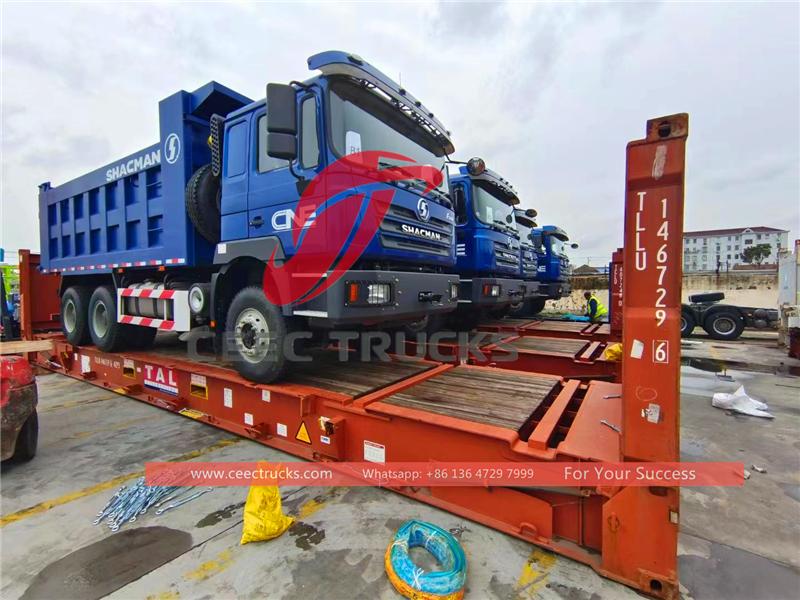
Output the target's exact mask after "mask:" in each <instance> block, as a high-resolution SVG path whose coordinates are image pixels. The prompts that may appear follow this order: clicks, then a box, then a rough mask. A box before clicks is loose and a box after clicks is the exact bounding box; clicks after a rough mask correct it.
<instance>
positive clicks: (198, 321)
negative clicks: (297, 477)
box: [39, 51, 514, 382]
mask: <svg viewBox="0 0 800 600" xmlns="http://www.w3.org/2000/svg"><path fill="white" fill-rule="evenodd" d="M308 66H309V69H310V70H312V71H315V70H319V71H320V72H321V74H318V75H316V76H314V77H312V78H311V79H309V80H307V81H304V82H292V83H291V84H288V85H287V84H273V83H270V84H268V85H267V94H266V96H267V97H266V101H265V100H260V101H253V100H251V99H250V98H247V97H245V96H243V95H241V94H239V93H237V92H235V91H233V90H231V89H228V88H226V87H224V86H222V85H220V84H218V83H216V82H211V83H208V84H206V85H205V86H203V87H201V88H199V89H197V90H195V91H194V92H186V91H180V92H177V93H175V94H173V95H172V96H169V97H168V98H165V99H164V100H162V101H161V102H160V103H159V121H160V140H159V142H158V143H157V144H154V145H152V146H150V147H148V148H145V149H143V150H140V151H139V152H135V153H133V154H131V155H130V156H126V157H124V158H122V159H120V160H117V161H114V162H113V163H111V164H109V165H106V166H104V167H101V168H99V169H97V170H94V171H92V172H90V173H87V174H85V175H83V176H81V177H79V178H77V179H75V180H72V181H69V182H67V183H64V184H62V185H59V186H57V187H53V186H51V185H50V183H44V184H42V185H41V186H40V188H39V205H40V206H39V208H40V228H41V229H40V238H41V253H42V258H41V267H42V268H43V269H44V270H45V271H50V272H59V273H60V274H61V276H62V280H61V281H62V284H61V290H60V294H61V322H62V325H63V330H64V333H65V335H66V337H67V339H68V340H69V341H70V342H71V343H73V344H76V345H80V344H87V343H89V342H93V343H94V344H95V345H96V346H97V347H99V348H100V349H101V350H104V351H117V350H122V349H126V348H128V349H132V348H137V349H140V348H145V347H147V346H149V345H150V344H152V342H153V340H154V337H155V335H156V332H157V331H158V330H162V331H163V330H167V331H178V332H185V331H189V330H191V329H193V328H196V327H199V326H203V327H208V328H209V329H210V330H211V331H212V332H213V334H214V341H215V346H216V348H217V350H222V351H224V352H225V354H226V358H227V359H228V360H230V361H231V362H233V363H234V364H235V366H236V368H237V370H238V371H239V372H240V373H241V374H242V375H243V376H244V377H246V378H248V379H251V380H253V381H258V382H270V381H275V380H277V379H279V378H280V377H281V376H282V375H284V374H285V373H286V370H287V369H288V368H289V365H290V362H291V361H290V360H289V359H288V358H287V355H289V352H287V349H286V347H285V346H286V344H287V343H289V344H294V343H295V341H294V340H296V339H297V338H299V337H312V336H310V335H309V336H306V333H307V332H314V335H313V337H314V338H317V337H322V338H324V337H325V335H324V333H320V332H324V331H325V330H331V329H334V328H354V327H355V326H356V325H358V326H359V327H362V326H378V325H380V326H385V325H387V324H391V323H398V324H402V323H404V322H409V321H415V320H419V319H421V318H423V317H425V316H426V315H428V314H434V315H435V314H440V313H446V312H448V311H452V310H454V309H455V308H456V307H457V303H458V293H459V286H458V283H459V280H458V276H457V275H456V274H455V272H456V271H455V263H456V256H455V237H454V229H455V219H454V212H453V210H452V208H451V203H450V199H449V197H448V178H447V176H446V164H445V160H446V156H447V155H448V154H449V153H451V152H453V150H454V148H453V143H452V141H451V139H450V134H449V132H448V131H447V130H446V129H445V128H444V126H443V125H442V124H441V123H440V122H439V120H438V119H437V118H436V117H435V116H434V114H433V113H432V112H431V111H430V110H428V109H427V108H425V107H424V106H423V105H422V103H421V102H419V101H418V100H417V99H416V98H414V97H413V96H412V95H411V94H410V93H408V92H407V91H406V90H405V89H403V88H401V87H400V86H399V85H398V84H397V83H395V82H394V81H392V80H391V79H390V78H388V77H386V76H385V75H384V74H383V73H381V72H380V71H378V70H377V69H376V68H374V67H373V66H371V65H369V64H368V63H366V62H365V61H364V60H363V59H362V58H360V57H358V56H356V55H354V54H348V53H345V52H338V51H329V52H323V53H320V54H317V55H314V56H312V57H311V58H309V59H308ZM373 151H374V152H373ZM371 152H372V153H373V154H375V153H376V152H377V153H378V154H380V155H381V156H383V158H380V160H378V161H377V163H376V168H375V169H372V170H370V169H367V168H365V169H363V171H364V172H365V173H367V174H368V175H367V179H370V176H369V173H372V178H371V180H369V181H366V183H365V182H364V180H363V178H361V179H359V178H358V177H356V176H355V175H352V173H350V172H346V171H345V172H344V174H343V173H342V172H341V171H340V172H337V173H335V174H334V175H332V176H331V177H328V178H327V179H326V180H325V181H324V182H323V183H322V184H317V182H318V181H319V179H320V177H318V175H319V174H320V173H322V172H323V171H324V170H325V169H326V167H331V166H332V165H334V164H335V165H339V164H340V163H342V159H343V157H346V156H350V155H352V156H353V157H361V156H367V155H368V154H369V153H371ZM359 160H362V159H359ZM363 160H365V159H363ZM354 161H355V159H354ZM344 162H349V161H347V160H345V161H344ZM355 162H358V161H355ZM408 162H410V163H412V164H416V165H426V166H427V167H426V168H428V169H429V170H431V171H432V172H434V173H437V172H438V173H444V176H443V177H440V178H439V181H440V183H438V185H435V186H433V185H426V184H423V183H421V182H420V176H418V175H417V174H416V173H415V172H412V171H411V169H410V168H407V166H406V165H407V163H408ZM398 165H400V166H398ZM382 170H387V171H390V172H391V173H392V174H393V176H392V177H389V176H386V177H383V176H382ZM398 173H399V174H398ZM336 177H338V179H337V178H336ZM422 179H423V180H425V178H424V177H423V178H422ZM425 181H427V180H425ZM343 182H344V183H343ZM315 185H316V188H317V189H316V190H315V193H317V194H318V195H319V194H323V195H324V194H325V193H326V191H327V192H329V193H330V194H338V196H336V197H335V198H333V197H332V196H329V197H328V200H329V202H328V203H327V204H325V205H322V204H321V205H319V207H318V209H314V210H309V206H313V204H312V205H309V204H307V203H306V204H302V203H303V202H304V200H303V198H305V195H304V192H305V191H307V189H308V188H309V187H312V186H315ZM354 186H355V187H356V188H357V189H356V190H355V191H354V190H353V189H352V188H353V187H354ZM319 188H322V189H321V190H320V189H319ZM347 188H351V189H349V190H348V189H347ZM356 191H358V192H359V193H361V194H363V196H362V197H364V198H366V200H365V201H363V202H364V203H363V204H362V205H360V206H361V207H360V208H359V207H358V206H356V207H355V209H354V210H355V212H353V210H351V211H350V212H349V213H348V212H347V211H344V212H342V210H338V211H337V210H336V209H337V207H338V206H340V205H341V204H343V203H344V204H347V202H350V201H351V200H352V199H353V198H356V199H358V198H359V196H358V195H356V194H355V192H356ZM503 193H505V192H503ZM378 194H382V196H381V197H382V198H383V199H384V201H385V202H386V198H390V199H391V200H390V204H388V209H386V212H385V215H382V217H383V218H382V219H375V218H373V219H372V222H366V221H367V218H368V217H367V215H368V214H369V210H371V208H369V207H370V206H371V205H372V204H375V203H372V202H371V199H372V198H375V197H376V195H378ZM387 194H388V196H387ZM342 198H345V200H346V201H347V202H345V200H342ZM336 201H338V202H339V204H335V202H336ZM485 202H487V203H489V202H490V201H488V200H487V201H485ZM491 202H492V203H493V202H495V201H494V200H492V201H491ZM301 204H302V205H303V206H305V208H306V209H307V210H306V213H307V214H298V212H299V209H298V206H300V205H301ZM331 205H333V207H332V208H331ZM487 205H488V204H487ZM348 206H349V205H348ZM503 206H505V205H503ZM351 208H352V207H351ZM348 214H351V215H353V216H354V217H355V222H354V221H353V220H352V219H351V220H349V221H348V220H346V219H344V217H342V215H345V216H346V215H348ZM502 218H505V216H502ZM359 219H363V222H362V220H359ZM489 222H490V224H491V223H492V221H491V220H490V221H489ZM370 227H374V228H375V229H374V230H370ZM487 227H488V226H487ZM491 227H493V228H495V227H497V226H496V225H491ZM504 228H505V225H504ZM363 231H367V232H368V234H369V235H366V237H365V236H364V235H362V233H363ZM354 232H355V233H354ZM492 233H498V234H499V231H495V230H494V229H493V230H492ZM359 235H360V236H361V237H360V238H359ZM348 236H350V237H348ZM509 237H510V236H509V235H507V234H505V233H503V234H502V235H501V236H500V239H499V240H498V243H499V244H501V245H504V246H508V245H509ZM344 242H352V244H350V245H351V246H357V248H356V249H357V250H358V251H359V252H360V253H359V252H357V253H356V255H353V253H352V252H350V254H349V255H348V256H349V258H348V262H347V263H346V264H345V267H346V268H345V267H342V266H341V265H342V262H343V261H344V256H345V253H346V252H349V250H344V249H343V248H342V247H341V246H345V247H346V246H347V244H346V243H344ZM359 244H360V246H359ZM350 250H352V248H350ZM510 250H511V253H512V254H513V252H514V250H513V249H510ZM301 255H302V256H301ZM354 256H355V258H353V257H354ZM300 258H302V259H303V260H302V261H301V260H300ZM337 260H338V261H339V262H336V261H337ZM509 260H510V263H511V262H513V260H511V259H509ZM334 263H335V266H331V265H333V264H334ZM293 264H294V265H297V264H302V265H306V267H307V266H308V265H312V266H314V265H316V266H315V267H314V268H317V267H319V269H320V270H321V271H322V272H321V273H315V272H305V271H303V269H300V270H298V269H297V268H295V269H294V270H291V269H290V267H291V266H292V265H293ZM336 269H339V272H338V276H337V277H336V278H335V279H334V278H332V277H331V278H328V279H327V280H326V276H327V275H328V274H329V273H330V272H333V271H335V270H336ZM311 271H313V269H311ZM303 278H306V279H311V280H312V281H311V283H310V284H308V282H307V281H304V280H303ZM307 284H308V285H307ZM493 285H494V283H493ZM497 285H501V284H500V283H497ZM314 286H317V287H316V288H315V287H314ZM288 288H292V289H294V288H298V289H300V290H301V291H302V292H303V293H302V294H299V295H298V297H294V294H293V293H292V294H289V295H288V299H287V298H286V297H285V295H283V296H282V294H283V293H284V292H286V290H287V289H288ZM319 290H323V291H322V292H319ZM504 291H505V290H504ZM489 295H490V296H493V297H494V296H498V294H497V293H494V294H489ZM276 296H279V297H281V298H282V299H285V300H286V302H278V301H275V298H276ZM270 299H272V301H271V300H270ZM295 332H301V333H302V334H303V335H302V336H297V335H292V334H293V333H295ZM290 349H294V347H293V346H292V347H291V348H290Z"/></svg>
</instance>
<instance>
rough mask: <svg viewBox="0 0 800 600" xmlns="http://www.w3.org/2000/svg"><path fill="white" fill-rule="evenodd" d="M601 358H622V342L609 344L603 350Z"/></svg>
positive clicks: (616, 359) (618, 359)
mask: <svg viewBox="0 0 800 600" xmlns="http://www.w3.org/2000/svg"><path fill="white" fill-rule="evenodd" d="M603 358H605V359H606V360H613V361H620V360H622V344H620V343H619V342H617V343H616V344H609V345H608V346H606V349H605V352H603Z"/></svg>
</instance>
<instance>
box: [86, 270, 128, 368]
mask: <svg viewBox="0 0 800 600" xmlns="http://www.w3.org/2000/svg"><path fill="white" fill-rule="evenodd" d="M131 329H132V327H131V326H129V325H124V324H122V323H118V322H117V301H116V298H115V297H114V290H113V288H111V287H110V286H107V285H103V286H100V287H99V288H97V289H96V290H95V291H94V293H93V294H92V298H91V300H89V333H90V334H91V336H92V341H93V342H94V345H95V346H97V347H98V348H99V349H100V350H102V351H103V352H115V351H117V350H121V349H122V346H123V344H124V343H125V342H126V341H128V339H129V338H130V335H131Z"/></svg>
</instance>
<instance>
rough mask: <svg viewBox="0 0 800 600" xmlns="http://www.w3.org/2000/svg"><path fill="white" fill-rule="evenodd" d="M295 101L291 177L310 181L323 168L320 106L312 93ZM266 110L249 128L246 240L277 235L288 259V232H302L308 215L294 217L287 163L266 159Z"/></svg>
mask: <svg viewBox="0 0 800 600" xmlns="http://www.w3.org/2000/svg"><path fill="white" fill-rule="evenodd" d="M297 101H298V119H299V121H300V123H299V128H298V131H299V132H300V140H299V142H300V143H299V145H298V146H299V154H300V155H299V157H298V158H297V160H295V162H294V164H293V167H294V171H295V173H297V174H298V175H300V176H301V177H304V178H305V179H307V180H309V181H310V180H311V179H313V178H314V177H315V176H316V175H317V173H318V172H319V171H320V170H321V169H322V168H323V164H322V163H323V161H322V152H321V144H320V139H321V135H320V132H321V129H322V128H321V119H320V118H319V115H320V114H321V110H320V102H319V97H318V96H317V95H316V94H315V93H313V92H305V93H301V94H298V99H297ZM267 110H269V107H267V108H266V110H261V111H257V112H256V113H255V114H254V119H253V123H252V125H251V132H252V138H251V139H252V140H253V143H252V144H251V147H252V148H253V150H254V152H253V154H254V156H253V160H252V161H251V168H250V184H249V189H248V198H247V214H248V229H249V230H248V237H251V238H254V237H264V236H268V235H276V234H277V235H278V236H279V237H280V239H281V242H282V243H283V248H284V252H285V253H286V254H287V255H291V254H293V253H294V251H295V248H294V244H293V241H292V233H291V232H292V230H297V229H300V228H302V226H303V223H305V222H306V220H307V218H308V215H298V214H295V212H296V211H295V209H296V208H297V203H298V201H299V199H300V192H299V191H298V185H297V184H298V179H297V178H296V177H295V176H294V175H293V174H292V172H291V170H290V169H289V163H288V162H287V161H285V160H281V159H277V158H272V157H270V156H268V155H267V115H266V111H267ZM320 239H321V238H320Z"/></svg>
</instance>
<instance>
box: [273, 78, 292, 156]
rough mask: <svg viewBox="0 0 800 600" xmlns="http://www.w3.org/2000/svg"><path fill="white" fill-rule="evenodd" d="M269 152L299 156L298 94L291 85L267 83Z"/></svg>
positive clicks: (275, 154)
mask: <svg viewBox="0 0 800 600" xmlns="http://www.w3.org/2000/svg"><path fill="white" fill-rule="evenodd" d="M267 154H268V155H269V156H271V157H273V158H281V159H284V160H289V161H291V160H294V159H295V158H297V94H296V92H295V89H294V88H293V87H292V86H291V85H285V84H282V83H268V84H267Z"/></svg>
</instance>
